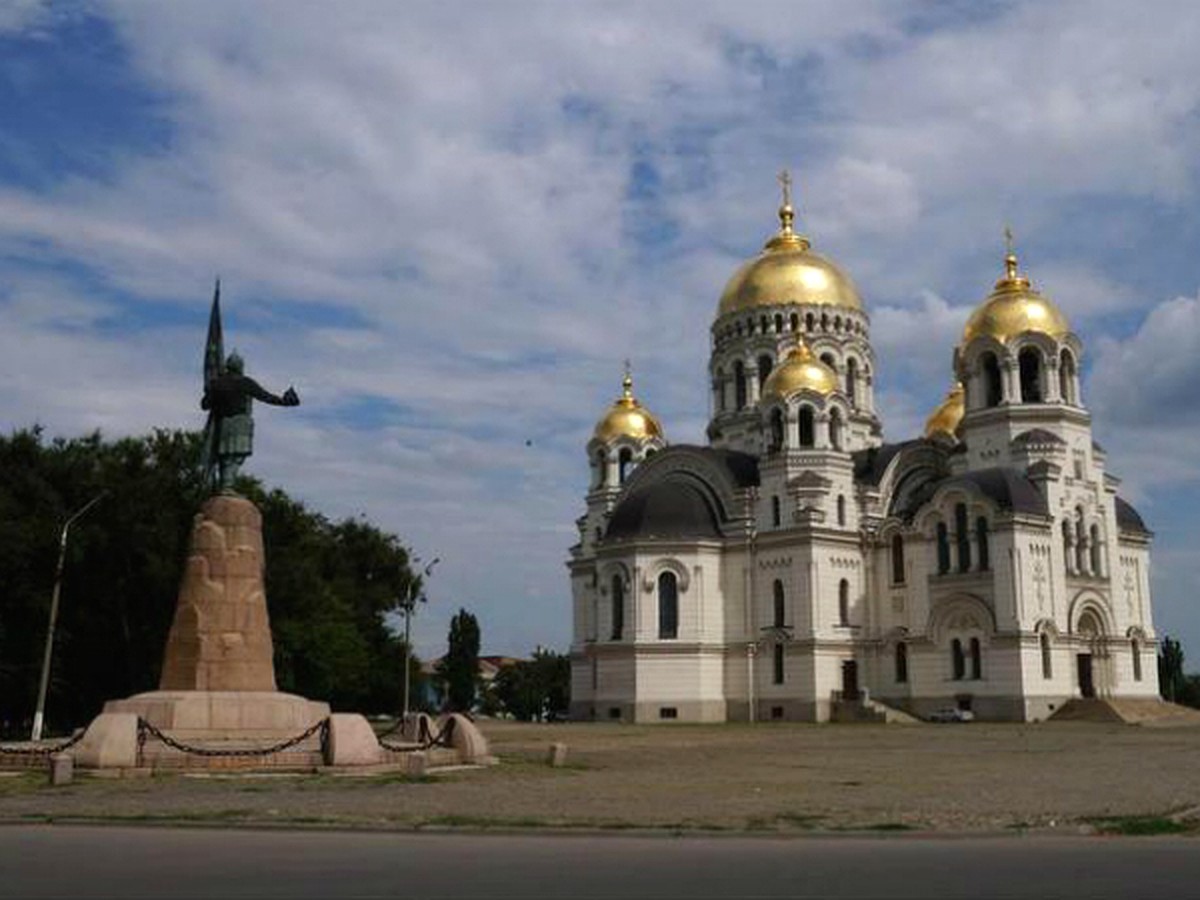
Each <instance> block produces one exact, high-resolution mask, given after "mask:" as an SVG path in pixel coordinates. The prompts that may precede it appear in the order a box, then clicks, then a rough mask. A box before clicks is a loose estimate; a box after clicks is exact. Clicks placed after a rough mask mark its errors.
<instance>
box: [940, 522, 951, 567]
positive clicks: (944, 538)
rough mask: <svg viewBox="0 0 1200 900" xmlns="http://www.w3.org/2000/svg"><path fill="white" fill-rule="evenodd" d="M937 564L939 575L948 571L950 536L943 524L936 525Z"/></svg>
mask: <svg viewBox="0 0 1200 900" xmlns="http://www.w3.org/2000/svg"><path fill="white" fill-rule="evenodd" d="M937 564H938V574H939V575H945V574H946V573H947V572H949V571H950V535H949V533H948V532H947V529H946V523H945V522H938V523H937Z"/></svg>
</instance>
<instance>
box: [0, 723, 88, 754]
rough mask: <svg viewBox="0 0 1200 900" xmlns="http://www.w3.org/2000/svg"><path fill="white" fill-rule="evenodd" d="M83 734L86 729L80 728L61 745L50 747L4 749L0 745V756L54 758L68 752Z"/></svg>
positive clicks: (10, 747)
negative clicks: (65, 751) (57, 754)
mask: <svg viewBox="0 0 1200 900" xmlns="http://www.w3.org/2000/svg"><path fill="white" fill-rule="evenodd" d="M85 733H86V729H84V728H80V729H78V730H77V731H76V732H75V733H74V734H73V735H71V736H70V737H69V738H67V739H66V740H65V741H63V742H62V743H61V744H54V745H53V746H50V747H12V746H9V747H5V746H4V745H3V744H0V756H54V754H56V753H62V752H63V751H64V750H70V749H71V748H72V747H74V746H75V745H76V744H78V743H79V742H80V741H82V740H83V736H84V734H85Z"/></svg>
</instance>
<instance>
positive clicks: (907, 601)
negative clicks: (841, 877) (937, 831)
mask: <svg viewBox="0 0 1200 900" xmlns="http://www.w3.org/2000/svg"><path fill="white" fill-rule="evenodd" d="M780 222H781V227H780V230H779V232H778V234H776V235H775V236H773V237H772V238H771V239H770V240H769V241H767V243H766V246H765V247H764V248H763V250H762V252H761V253H760V254H759V255H758V256H756V257H755V258H753V259H751V260H750V261H748V262H747V263H746V264H745V265H743V266H742V267H741V268H740V269H739V270H738V271H737V272H736V273H735V274H734V275H733V277H732V278H731V279H730V281H729V283H728V285H727V286H726V287H725V290H724V292H723V293H722V295H721V298H720V302H719V305H718V308H717V314H716V318H715V321H714V322H713V325H712V342H711V357H710V364H709V372H710V376H711V383H710V387H711V409H712V414H711V420H710V422H709V425H708V439H709V440H708V444H707V445H706V446H683V445H680V446H668V444H667V441H666V438H665V435H664V431H663V428H662V426H661V424H660V423H659V421H658V419H657V418H656V417H655V416H654V415H652V414H651V413H650V412H649V411H648V410H647V409H646V408H645V407H643V406H642V405H641V404H640V403H639V401H638V400H637V399H636V398H635V396H634V393H633V383H632V379H631V378H630V377H629V375H628V374H627V375H626V378H625V382H624V388H623V392H622V395H621V397H620V398H619V399H618V400H617V401H616V402H615V403H614V404H613V406H612V407H611V408H610V409H609V410H607V411H606V412H605V414H604V416H603V417H602V418H601V420H600V422H599V424H598V425H597V426H596V429H595V433H594V435H593V437H592V440H591V441H590V442H589V443H588V446H587V454H588V460H589V463H590V466H591V486H590V489H589V490H588V493H587V512H586V514H585V515H584V516H583V517H582V518H580V519H579V520H578V526H579V543H578V544H577V545H576V546H574V547H572V548H571V557H570V562H569V568H570V573H571V588H572V596H573V619H574V634H573V642H572V651H571V658H572V692H571V696H572V716H573V717H574V718H577V719H591V718H597V719H610V718H611V719H623V720H633V721H639V722H650V721H661V720H671V721H726V720H728V721H736V720H746V719H749V718H758V719H788V720H802V721H824V720H827V719H829V718H830V717H831V715H832V714H834V713H835V712H840V709H841V707H842V706H843V705H845V704H857V705H859V707H860V708H861V706H862V705H863V704H864V703H865V702H866V701H864V699H863V694H864V692H869V695H870V697H872V698H877V699H879V700H881V701H883V702H885V703H887V704H889V705H892V706H895V707H898V708H901V709H904V710H907V711H910V712H913V713H916V714H920V715H925V714H929V713H930V712H932V711H934V710H936V709H939V708H942V707H947V706H956V707H960V708H970V709H971V710H972V711H973V712H974V713H975V714H976V715H977V716H979V717H982V718H989V719H1008V720H1034V719H1042V718H1045V717H1046V716H1048V715H1049V714H1050V713H1051V712H1052V711H1053V710H1054V709H1055V708H1056V707H1057V706H1059V705H1061V704H1063V703H1064V702H1066V701H1067V700H1068V699H1070V698H1072V697H1080V696H1082V697H1091V696H1100V697H1108V696H1112V697H1126V696H1130V697H1139V696H1144V697H1154V696H1157V693H1158V673H1157V667H1156V637H1155V633H1154V628H1153V621H1152V615H1151V603H1150V571H1149V567H1150V560H1149V548H1150V540H1151V535H1150V532H1149V531H1148V530H1147V528H1146V526H1145V524H1144V523H1143V521H1142V519H1141V517H1140V516H1139V515H1138V513H1137V512H1136V511H1135V510H1134V508H1133V507H1132V506H1131V505H1130V504H1129V503H1127V502H1126V501H1125V500H1123V499H1122V498H1121V497H1119V496H1118V489H1119V486H1120V481H1119V480H1118V479H1117V478H1115V477H1114V476H1113V475H1111V474H1109V473H1108V472H1107V471H1106V468H1105V453H1104V450H1103V449H1102V448H1101V447H1100V445H1099V444H1097V443H1096V442H1095V441H1094V440H1093V438H1092V424H1091V415H1090V413H1089V412H1088V409H1087V407H1086V405H1085V404H1084V398H1083V396H1082V393H1081V391H1080V380H1079V371H1080V363H1081V359H1082V356H1083V353H1084V347H1083V344H1082V343H1081V342H1080V340H1079V338H1078V337H1077V336H1076V335H1075V334H1074V333H1073V332H1072V331H1071V328H1070V325H1069V323H1068V322H1067V319H1066V318H1065V317H1064V315H1063V314H1062V312H1061V311H1060V310H1059V309H1058V308H1057V307H1056V306H1055V304H1054V303H1053V302H1052V301H1051V300H1050V299H1049V298H1048V297H1046V296H1044V295H1042V294H1041V293H1039V292H1038V291H1037V290H1035V288H1034V287H1033V286H1032V284H1031V282H1030V280H1029V279H1028V278H1027V277H1026V276H1025V275H1024V274H1022V273H1021V272H1020V270H1019V267H1018V262H1017V257H1016V256H1015V254H1013V252H1012V250H1011V248H1010V250H1009V253H1008V255H1007V256H1006V258H1005V260H1004V268H1003V272H1002V274H1001V277H1000V279H999V280H998V281H997V282H996V284H995V287H994V288H993V289H992V291H991V293H990V294H989V295H988V296H987V297H986V298H985V299H984V300H983V301H982V302H981V303H980V305H979V306H978V308H977V309H976V310H975V312H974V313H973V315H972V316H971V317H970V320H969V321H968V322H967V325H966V328H965V330H964V332H963V336H962V340H961V342H960V343H959V345H958V346H957V347H956V348H955V351H954V356H953V360H952V373H953V377H952V379H951V383H952V384H953V389H952V390H951V391H950V392H949V394H948V395H947V397H946V399H945V401H944V402H943V403H942V404H941V405H940V406H939V407H938V408H937V409H936V410H934V412H933V414H932V415H931V416H930V417H929V420H928V423H927V425H926V428H925V433H924V435H922V436H920V437H917V438H914V439H910V440H906V441H902V442H899V443H885V442H884V440H883V436H882V428H881V425H880V421H879V419H878V417H877V416H876V410H875V396H874V389H875V384H876V380H877V377H878V372H877V367H876V359H875V353H874V351H873V349H872V347H871V340H870V319H869V317H868V315H867V311H866V308H865V307H864V304H863V302H862V300H861V299H860V297H859V294H858V292H857V290H856V289H855V287H854V284H853V282H852V281H851V279H850V278H849V277H848V276H847V275H846V274H845V273H844V272H843V271H842V270H841V269H840V268H839V267H838V266H837V265H835V264H834V263H833V262H832V261H831V260H829V259H827V258H826V257H824V256H821V255H820V254H818V253H816V252H814V251H813V250H812V249H811V246H810V244H809V241H808V239H807V238H805V237H803V236H801V235H799V234H797V233H795V232H794V231H793V212H792V208H791V205H790V202H789V200H788V198H787V196H786V194H785V200H784V205H783V207H782V208H781V209H780Z"/></svg>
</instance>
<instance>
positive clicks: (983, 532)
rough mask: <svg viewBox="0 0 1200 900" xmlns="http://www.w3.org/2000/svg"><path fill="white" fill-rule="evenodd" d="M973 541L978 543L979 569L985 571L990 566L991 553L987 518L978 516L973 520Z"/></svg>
mask: <svg viewBox="0 0 1200 900" xmlns="http://www.w3.org/2000/svg"><path fill="white" fill-rule="evenodd" d="M975 543H976V544H977V545H978V553H979V571H980V572H986V571H987V570H988V569H989V568H990V566H991V553H990V550H989V548H988V520H987V517H986V516H980V517H979V518H978V519H976V520H975Z"/></svg>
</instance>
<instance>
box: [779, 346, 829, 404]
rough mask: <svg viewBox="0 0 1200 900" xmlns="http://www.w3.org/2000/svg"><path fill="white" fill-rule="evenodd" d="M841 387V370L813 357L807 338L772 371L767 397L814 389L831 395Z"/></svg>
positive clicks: (783, 396)
mask: <svg viewBox="0 0 1200 900" xmlns="http://www.w3.org/2000/svg"><path fill="white" fill-rule="evenodd" d="M837 389H838V377H837V373H836V372H835V371H833V369H831V368H830V367H829V366H827V365H826V364H825V363H823V362H821V360H819V359H817V358H816V357H815V356H813V354H812V351H811V350H809V349H808V344H806V343H805V342H804V339H803V338H800V339H799V340H797V341H796V346H795V347H793V348H792V352H791V353H789V354H788V355H787V359H785V360H784V361H783V362H782V363H780V364H779V365H778V366H776V367H775V368H774V369H772V370H771V374H770V375H768V376H767V380H766V382H765V383H764V384H763V389H762V395H763V399H766V398H767V397H779V398H781V399H783V398H787V397H790V396H791V395H792V394H795V393H797V392H798V391H803V390H810V391H816V392H817V393H818V394H821V395H824V396H828V395H829V394H832V393H833V392H834V391H836V390H837Z"/></svg>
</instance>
